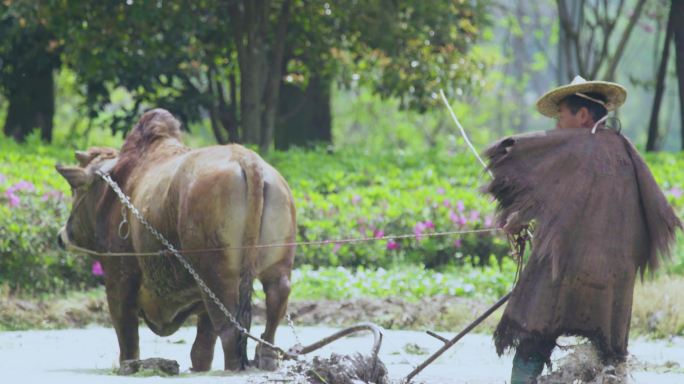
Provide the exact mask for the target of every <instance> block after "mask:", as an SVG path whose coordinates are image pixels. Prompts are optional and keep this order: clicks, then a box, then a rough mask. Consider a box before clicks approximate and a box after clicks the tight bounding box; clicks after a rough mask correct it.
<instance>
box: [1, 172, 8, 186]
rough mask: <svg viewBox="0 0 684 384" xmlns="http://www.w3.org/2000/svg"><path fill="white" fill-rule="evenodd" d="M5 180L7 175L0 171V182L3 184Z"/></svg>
mask: <svg viewBox="0 0 684 384" xmlns="http://www.w3.org/2000/svg"><path fill="white" fill-rule="evenodd" d="M5 181H7V177H6V176H5V175H3V174H2V173H0V184H5Z"/></svg>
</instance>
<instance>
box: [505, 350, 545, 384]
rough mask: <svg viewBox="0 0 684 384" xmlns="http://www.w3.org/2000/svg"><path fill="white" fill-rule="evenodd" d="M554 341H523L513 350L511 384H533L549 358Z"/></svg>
mask: <svg viewBox="0 0 684 384" xmlns="http://www.w3.org/2000/svg"><path fill="white" fill-rule="evenodd" d="M555 345H556V343H555V341H547V340H523V341H521V342H520V345H518V348H516V350H515V356H514V357H513V369H512V371H511V384H535V383H536V382H537V376H539V375H540V374H541V373H542V371H543V370H544V364H546V363H547V362H548V361H549V359H550V358H551V352H552V351H553V347H555Z"/></svg>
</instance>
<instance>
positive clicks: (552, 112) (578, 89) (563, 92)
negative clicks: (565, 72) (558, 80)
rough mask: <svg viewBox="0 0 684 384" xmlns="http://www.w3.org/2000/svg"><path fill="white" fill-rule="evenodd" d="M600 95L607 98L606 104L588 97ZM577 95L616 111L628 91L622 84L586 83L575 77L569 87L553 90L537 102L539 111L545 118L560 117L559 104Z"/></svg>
mask: <svg viewBox="0 0 684 384" xmlns="http://www.w3.org/2000/svg"><path fill="white" fill-rule="evenodd" d="M592 92H595V93H599V94H602V95H603V96H605V97H606V102H605V103H604V102H603V101H601V100H597V99H594V98H591V97H589V96H587V93H592ZM572 95H577V96H580V97H583V98H585V99H588V100H591V101H594V102H596V103H599V104H601V105H603V106H604V107H606V109H607V110H608V111H614V110H616V109H617V108H619V107H620V106H621V105H622V104H624V103H625V99H626V98H627V90H626V89H625V88H624V87H623V86H621V85H620V84H616V83H610V82H607V81H586V80H584V79H583V78H582V77H581V76H575V78H574V79H572V82H571V83H570V84H568V85H563V86H561V87H558V88H555V89H552V90H550V91H548V92H546V93H545V94H544V96H542V97H540V98H539V100H537V110H538V111H539V113H541V114H542V115H544V116H548V117H556V116H558V104H559V103H560V102H561V101H562V100H563V99H565V98H566V97H568V96H572Z"/></svg>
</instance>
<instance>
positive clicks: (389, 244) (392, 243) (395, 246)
mask: <svg viewBox="0 0 684 384" xmlns="http://www.w3.org/2000/svg"><path fill="white" fill-rule="evenodd" d="M387 249H388V250H390V251H392V250H395V249H399V243H397V242H396V241H394V240H392V239H390V240H387Z"/></svg>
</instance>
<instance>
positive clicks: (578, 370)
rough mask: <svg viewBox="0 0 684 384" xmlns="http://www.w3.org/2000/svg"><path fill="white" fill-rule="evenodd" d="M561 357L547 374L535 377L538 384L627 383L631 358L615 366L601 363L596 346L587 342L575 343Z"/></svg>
mask: <svg viewBox="0 0 684 384" xmlns="http://www.w3.org/2000/svg"><path fill="white" fill-rule="evenodd" d="M570 348H572V352H570V353H569V354H568V355H567V356H565V357H563V358H561V359H560V360H558V361H557V362H555V365H556V366H557V367H556V368H555V369H554V370H553V371H551V372H550V373H549V374H547V375H544V376H541V377H539V378H538V379H537V383H538V384H565V383H574V384H623V383H629V382H630V380H629V371H630V367H631V365H632V364H633V362H632V361H631V360H628V361H627V362H625V363H620V364H617V365H615V366H613V365H603V363H602V362H601V358H600V357H599V354H598V351H597V350H596V348H595V347H594V346H593V345H591V344H589V343H587V344H579V345H575V346H573V347H570Z"/></svg>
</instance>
